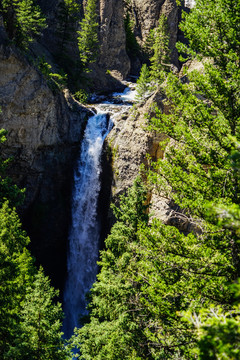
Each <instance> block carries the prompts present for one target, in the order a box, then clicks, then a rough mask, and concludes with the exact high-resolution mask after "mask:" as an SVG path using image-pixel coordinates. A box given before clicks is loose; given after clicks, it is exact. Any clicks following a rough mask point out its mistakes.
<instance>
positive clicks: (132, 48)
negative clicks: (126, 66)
mask: <svg viewBox="0 0 240 360" xmlns="http://www.w3.org/2000/svg"><path fill="white" fill-rule="evenodd" d="M124 26H125V33H126V51H127V54H128V56H129V57H130V58H133V59H134V58H135V57H136V56H137V55H138V54H139V51H140V46H139V45H138V42H137V40H136V38H135V35H134V31H133V29H134V24H133V22H132V21H131V19H130V15H129V12H127V14H126V17H125V18H124Z"/></svg>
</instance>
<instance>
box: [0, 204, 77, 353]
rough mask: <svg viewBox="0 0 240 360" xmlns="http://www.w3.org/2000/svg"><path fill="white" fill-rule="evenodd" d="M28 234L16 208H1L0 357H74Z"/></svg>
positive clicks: (58, 307) (58, 309) (51, 290)
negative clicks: (65, 338) (37, 268)
mask: <svg viewBox="0 0 240 360" xmlns="http://www.w3.org/2000/svg"><path fill="white" fill-rule="evenodd" d="M28 244H29V238H28V237H27V236H26V233H25V232H24V231H23V230H22V229H21V223H20V221H19V218H18V216H17V214H16V212H15V210H11V209H10V208H9V204H8V202H5V203H4V204H3V205H2V207H1V208H0V283H1V287H0V304H1V306H0V358H1V359H2V360H8V359H12V360H18V359H22V360H24V359H26V360H27V359H36V360H47V359H48V360H53V359H56V360H58V359H71V356H69V357H68V353H67V350H65V349H64V346H63V341H62V337H61V336H62V333H61V320H62V311H61V307H60V304H59V303H58V304H55V303H54V298H55V297H56V295H58V292H56V291H55V290H54V289H53V288H52V287H51V286H50V282H49V280H48V278H47V277H45V276H44V274H43V271H42V269H40V270H39V272H38V273H36V269H35V267H34V266H33V260H32V257H31V255H30V253H29V251H28V250H27V249H26V246H27V245H28Z"/></svg>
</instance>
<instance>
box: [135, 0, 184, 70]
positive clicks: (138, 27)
mask: <svg viewBox="0 0 240 360" xmlns="http://www.w3.org/2000/svg"><path fill="white" fill-rule="evenodd" d="M131 12H132V17H133V18H134V22H135V29H134V33H135V35H136V38H137V40H138V42H139V43H140V45H141V46H143V45H144V43H145V42H146V40H147V38H148V36H149V33H150V30H151V29H154V28H155V27H156V26H157V25H158V20H159V16H160V15H161V14H164V15H165V16H166V18H167V23H168V29H169V37H170V39H169V40H170V41H169V46H170V49H171V60H172V62H173V64H175V65H176V66H178V58H177V51H176V48H175V45H176V41H177V32H178V20H179V19H178V7H177V4H176V1H175V0H147V1H146V0H132V2H131Z"/></svg>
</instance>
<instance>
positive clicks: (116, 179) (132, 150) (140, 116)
mask: <svg viewBox="0 0 240 360" xmlns="http://www.w3.org/2000/svg"><path fill="white" fill-rule="evenodd" d="M162 100H163V98H162V95H161V93H158V92H156V93H155V94H154V95H153V96H151V97H150V98H149V99H148V101H147V102H146V103H145V104H144V105H140V106H137V107H133V108H132V109H131V110H130V113H129V114H128V115H124V116H123V117H120V118H119V119H117V118H116V120H115V126H114V128H113V130H112V131H111V133H110V134H109V135H108V137H107V145H106V149H109V148H110V149H111V153H112V157H111V161H112V168H113V183H112V199H111V200H112V201H113V202H115V203H116V202H118V198H119V195H121V194H124V193H126V190H127V189H128V188H129V187H130V186H131V185H132V184H133V181H134V179H135V178H136V176H137V175H138V174H139V172H140V166H141V164H144V165H146V166H148V162H149V160H148V154H149V155H150V157H151V158H152V160H153V161H156V160H157V159H160V158H163V156H164V152H163V150H162V148H161V145H160V142H161V141H163V140H164V139H166V137H165V135H164V134H157V133H155V132H150V131H148V130H147V126H148V115H149V116H152V115H153V114H154V108H155V106H156V105H158V106H159V108H161V109H162V111H167V109H166V108H165V107H164V103H163V102H162ZM149 201H151V203H152V207H151V209H152V210H153V211H154V214H155V216H157V217H158V218H161V219H162V220H164V221H167V219H168V214H169V211H170V204H169V201H168V200H167V199H165V198H163V197H161V196H159V194H157V192H156V191H154V190H153V191H152V192H151V193H149ZM110 217H111V215H110Z"/></svg>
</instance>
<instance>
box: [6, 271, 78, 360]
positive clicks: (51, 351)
mask: <svg viewBox="0 0 240 360" xmlns="http://www.w3.org/2000/svg"><path fill="white" fill-rule="evenodd" d="M58 295H59V292H58V291H56V290H54V288H53V287H51V285H50V280H49V279H48V278H47V277H46V276H45V275H44V273H43V269H42V268H40V270H39V271H38V273H37V274H36V275H35V278H34V281H33V283H32V284H31V285H30V286H29V287H28V288H27V290H26V297H25V300H24V302H23V303H22V306H21V312H20V317H21V324H20V336H19V338H18V346H17V347H16V348H15V352H13V356H15V358H17V359H23V360H24V359H32V360H54V359H56V360H60V359H70V358H71V357H70V356H69V357H68V355H69V354H68V353H67V350H66V349H65V348H64V343H63V339H62V334H63V333H62V332H61V327H62V322H61V320H62V317H63V312H62V309H61V304H60V303H55V302H54V301H55V298H56V297H57V296H58Z"/></svg>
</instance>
